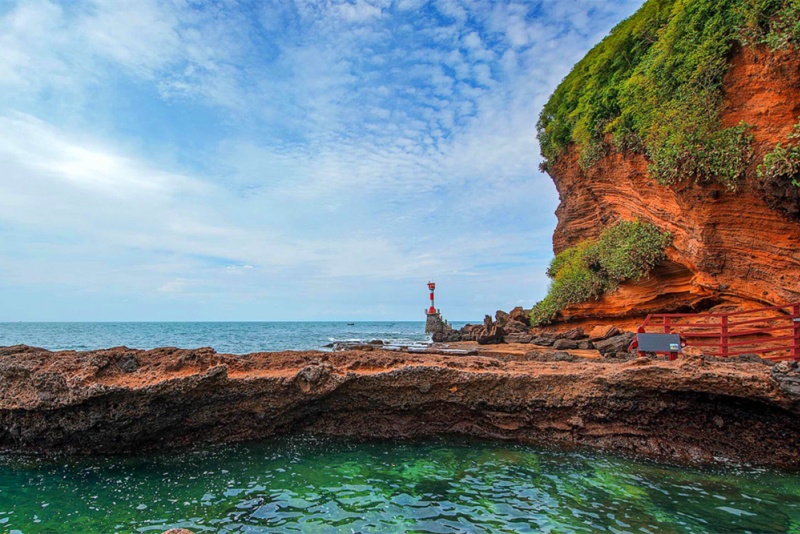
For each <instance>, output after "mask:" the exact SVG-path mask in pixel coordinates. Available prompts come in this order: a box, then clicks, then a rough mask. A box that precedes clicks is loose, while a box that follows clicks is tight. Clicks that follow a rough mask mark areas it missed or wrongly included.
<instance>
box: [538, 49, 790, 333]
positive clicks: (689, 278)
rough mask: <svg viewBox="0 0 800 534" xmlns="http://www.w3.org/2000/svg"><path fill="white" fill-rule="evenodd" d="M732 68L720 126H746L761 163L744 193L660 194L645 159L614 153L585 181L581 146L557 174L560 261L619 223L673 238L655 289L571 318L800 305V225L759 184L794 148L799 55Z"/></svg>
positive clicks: (740, 55) (576, 308)
mask: <svg viewBox="0 0 800 534" xmlns="http://www.w3.org/2000/svg"><path fill="white" fill-rule="evenodd" d="M729 65H730V67H729V69H728V72H727V74H726V75H725V77H724V83H723V93H722V107H721V122H722V124H721V126H722V127H729V126H735V125H737V124H740V123H742V122H744V123H746V124H748V125H750V127H751V128H750V132H751V133H752V135H753V142H752V146H753V157H752V159H751V160H750V163H749V164H748V166H747V169H746V171H745V175H744V179H743V181H742V182H741V185H740V187H739V189H738V191H736V192H731V191H728V190H726V189H725V188H724V187H723V186H722V185H719V184H717V183H713V182H699V183H698V182H697V181H688V180H687V181H684V182H680V183H678V184H675V185H671V186H665V185H661V184H659V183H658V181H657V180H656V179H654V177H653V176H651V175H650V172H649V170H648V164H649V161H648V160H647V158H646V157H645V156H644V155H643V154H641V153H634V152H619V151H617V150H615V149H614V148H613V144H612V143H608V147H607V152H606V154H605V156H604V157H603V158H602V159H600V160H599V161H598V162H597V163H595V164H594V165H592V166H591V167H590V168H589V169H588V170H586V171H584V170H582V168H581V166H580V165H579V157H578V150H577V148H576V147H575V146H574V145H573V146H571V147H569V148H568V149H567V151H566V152H565V153H564V154H563V155H562V156H561V157H559V158H558V159H557V160H556V161H554V162H553V164H552V166H551V167H550V168H549V174H550V176H551V177H552V178H553V181H554V182H555V184H556V188H557V189H558V192H559V197H560V204H559V206H558V209H557V210H556V215H557V216H558V226H557V228H556V230H555V234H554V236H553V248H554V250H555V252H556V253H559V252H561V251H563V250H565V249H566V248H568V247H571V246H574V245H576V244H578V243H580V242H581V241H584V240H587V239H596V238H597V237H598V235H599V233H600V232H601V231H602V230H603V229H604V228H606V227H608V226H609V225H610V224H612V223H614V222H616V221H618V220H635V219H640V220H644V221H648V222H651V223H653V224H655V225H656V226H657V227H658V228H660V229H662V230H666V231H669V232H670V233H671V234H672V236H673V241H672V245H671V246H670V247H669V248H668V249H667V260H666V261H665V262H663V263H662V264H661V265H660V266H659V267H657V268H656V269H655V270H654V271H653V272H651V274H650V277H649V278H648V279H645V280H641V281H639V282H636V283H626V284H623V285H622V286H621V287H620V288H619V289H618V290H616V291H614V292H612V293H608V294H606V295H605V296H603V297H602V298H601V299H599V300H596V301H595V300H591V301H588V302H585V303H582V304H573V305H570V306H569V307H567V308H566V309H565V310H563V312H562V317H563V318H566V319H572V320H581V319H584V320H585V319H588V318H592V319H602V318H611V317H614V318H629V319H633V318H641V317H643V316H644V315H646V314H647V313H649V312H655V311H672V310H678V309H696V310H703V309H708V308H710V307H712V306H715V305H719V304H730V305H733V306H736V307H747V306H751V305H753V304H759V305H762V304H784V303H787V302H791V301H797V300H800V222H798V220H797V216H796V214H795V216H792V214H791V213H787V211H786V209H785V207H786V206H782V205H781V202H782V201H781V199H776V198H775V196H774V195H773V196H770V194H769V193H770V192H769V191H767V190H765V187H764V185H763V184H759V180H758V178H757V176H756V168H757V166H758V164H759V163H760V162H761V161H762V160H763V157H764V154H766V153H767V152H769V151H771V150H772V149H773V148H774V147H775V145H776V143H779V142H781V143H784V144H785V143H786V140H787V138H788V136H789V134H790V133H791V131H792V127H793V126H794V125H795V124H796V123H797V121H798V117H799V116H800V54H798V53H797V52H796V51H795V50H793V49H791V48H790V49H788V50H778V51H773V50H770V49H768V48H767V47H765V46H759V47H756V48H744V47H736V48H735V49H734V51H733V53H732V57H731V59H730V63H729ZM799 191H800V190H799ZM782 208H783V209H782Z"/></svg>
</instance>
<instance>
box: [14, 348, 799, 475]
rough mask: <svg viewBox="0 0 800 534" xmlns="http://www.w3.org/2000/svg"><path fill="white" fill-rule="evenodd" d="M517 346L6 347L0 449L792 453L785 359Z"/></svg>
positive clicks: (760, 461) (751, 459) (795, 460)
mask: <svg viewBox="0 0 800 534" xmlns="http://www.w3.org/2000/svg"><path fill="white" fill-rule="evenodd" d="M516 358H517V359H516V360H514V359H508V358H503V359H495V358H490V357H481V356H477V357H470V356H441V355H433V354H402V353H396V352H383V351H372V352H340V353H320V352H281V353H256V354H248V355H244V356H232V355H224V354H217V353H215V352H214V351H213V350H211V349H198V350H179V349H171V348H164V349H155V350H151V351H138V350H131V349H127V348H124V347H122V348H114V349H108V350H100V351H92V352H49V351H46V350H43V349H37V348H32V347H26V346H16V347H5V348H0V449H2V450H4V451H14V452H49V451H59V452H64V451H66V452H72V453H138V452H142V451H146V450H153V449H167V448H176V447H183V446H188V445H194V444H199V443H211V442H232V441H240V440H247V439H254V438H261V437H264V436H270V435H274V434H284V433H289V432H299V431H307V432H316V433H323V434H329V435H341V436H353V437H360V438H378V439H395V438H414V437H421V436H429V435H435V434H456V435H459V434H460V435H468V436H477V437H482V438H496V439H511V440H517V441H522V442H528V443H536V444H545V445H548V446H553V445H556V446H566V447H573V446H574V447H593V448H597V449H601V450H605V451H610V452H616V453H632V454H637V455H640V456H645V457H651V458H658V459H665V460H670V461H677V462H695V463H709V462H715V461H733V462H746V463H751V464H756V465H772V466H779V467H785V468H797V467H800V453H799V452H798V451H800V417H798V413H800V377H798V376H797V375H796V371H794V370H793V369H792V368H791V367H790V366H787V365H786V364H780V365H778V366H770V365H767V364H765V363H760V362H758V361H738V362H727V361H718V360H716V361H715V360H711V359H704V358H699V357H698V358H692V359H685V360H678V361H674V362H668V361H660V360H650V359H645V358H642V359H638V360H632V361H628V362H618V363H614V362H609V361H605V360H581V361H577V362H566V361H558V362H547V361H544V362H543V361H526V357H525V356H518V357H516ZM537 358H538V359H540V360H541V359H542V358H541V355H538V356H537Z"/></svg>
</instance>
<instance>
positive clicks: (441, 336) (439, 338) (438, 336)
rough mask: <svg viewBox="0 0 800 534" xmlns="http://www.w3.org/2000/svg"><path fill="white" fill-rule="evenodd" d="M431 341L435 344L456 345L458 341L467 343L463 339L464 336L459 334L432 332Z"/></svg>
mask: <svg viewBox="0 0 800 534" xmlns="http://www.w3.org/2000/svg"><path fill="white" fill-rule="evenodd" d="M432 339H433V341H434V342H435V343H457V342H459V341H469V340H468V339H467V340H465V339H464V334H462V333H461V332H456V331H452V330H451V331H450V332H434V333H433V336H432Z"/></svg>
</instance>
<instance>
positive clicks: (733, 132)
mask: <svg viewBox="0 0 800 534" xmlns="http://www.w3.org/2000/svg"><path fill="white" fill-rule="evenodd" d="M798 40H800V0H648V1H647V2H645V4H644V5H643V6H642V7H641V8H640V9H639V11H637V12H636V13H635V14H634V15H633V16H632V17H630V18H628V19H627V20H625V21H623V22H621V23H620V24H619V25H617V27H616V28H614V30H612V32H611V34H610V35H608V36H607V37H606V38H605V39H604V40H603V41H602V42H600V44H598V45H597V46H595V47H594V48H593V49H592V50H591V51H590V52H589V53H588V54H587V55H586V57H584V58H583V59H582V60H581V61H580V62H579V63H578V64H577V65H575V67H574V68H573V70H572V72H570V74H569V75H568V76H567V77H566V78H565V79H564V81H563V82H562V83H561V84H560V85H559V86H558V88H557V89H556V91H555V92H554V94H553V96H552V97H551V98H550V100H549V102H548V103H547V104H546V105H545V107H544V109H543V111H542V114H541V116H540V117H539V122H538V125H537V128H538V133H539V142H540V145H541V149H542V156H543V158H544V161H543V163H542V167H543V169H545V170H549V169H550V168H551V166H552V165H553V164H554V163H555V162H556V161H557V159H558V158H559V157H560V156H561V155H562V154H563V153H564V152H565V151H566V149H567V147H568V146H569V145H570V144H575V145H576V146H577V148H578V150H579V153H580V164H581V166H582V167H583V168H584V169H587V168H589V167H591V166H592V165H593V164H594V163H596V162H597V161H598V160H599V159H600V158H602V157H603V155H604V154H605V153H606V150H607V149H608V146H607V143H608V142H609V141H610V142H611V143H613V144H614V145H615V147H616V148H617V149H618V150H632V151H636V152H641V153H644V154H646V155H647V157H648V159H649V160H650V162H651V164H650V172H651V174H652V175H653V176H654V177H655V178H656V179H657V180H659V182H661V183H664V184H671V183H675V182H677V181H679V180H681V179H684V178H693V179H695V180H698V181H705V180H716V181H719V182H720V183H722V184H724V185H725V186H726V187H727V188H728V189H731V190H735V189H736V187H737V183H738V181H739V179H740V178H741V176H742V174H743V173H744V170H745V167H746V165H747V163H748V161H749V160H750V158H751V157H752V148H751V135H750V133H749V131H748V127H747V125H745V124H740V125H738V126H735V127H732V128H724V129H723V128H721V127H720V105H721V102H722V79H723V76H724V75H725V72H726V71H727V70H728V66H729V58H730V54H731V51H732V50H733V48H734V47H735V46H737V45H744V46H752V45H758V44H766V45H768V46H770V47H772V48H784V47H788V46H791V44H792V43H793V42H796V41H798Z"/></svg>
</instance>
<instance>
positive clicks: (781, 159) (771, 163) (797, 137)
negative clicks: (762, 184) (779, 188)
mask: <svg viewBox="0 0 800 534" xmlns="http://www.w3.org/2000/svg"><path fill="white" fill-rule="evenodd" d="M756 172H757V174H758V177H759V178H760V179H761V180H770V181H779V182H784V183H789V182H791V184H792V185H794V186H795V187H800V122H798V123H797V124H795V125H794V132H792V133H791V134H790V135H789V142H788V143H787V144H786V146H785V147H784V146H782V145H781V144H780V143H778V144H777V145H776V146H775V148H774V149H773V150H772V152H769V153H768V154H766V155H765V156H764V161H763V163H761V165H759V166H758V170H757V171H756Z"/></svg>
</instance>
